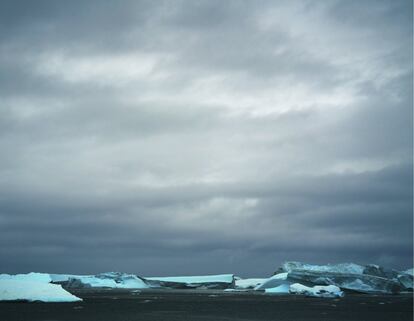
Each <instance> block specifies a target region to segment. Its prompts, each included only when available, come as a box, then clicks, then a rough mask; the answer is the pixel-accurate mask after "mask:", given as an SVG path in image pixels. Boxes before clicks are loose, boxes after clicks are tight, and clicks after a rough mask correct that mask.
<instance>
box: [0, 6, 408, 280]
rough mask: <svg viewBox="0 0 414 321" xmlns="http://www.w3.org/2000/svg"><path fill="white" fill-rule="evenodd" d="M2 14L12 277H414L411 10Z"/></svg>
mask: <svg viewBox="0 0 414 321" xmlns="http://www.w3.org/2000/svg"><path fill="white" fill-rule="evenodd" d="M0 6H1V7H0V25H1V29H0V30H1V31H0V39H1V40H0V103H1V108H0V149H1V150H2V151H3V152H2V153H1V156H0V244H1V247H0V255H1V257H2V260H1V263H0V272H12V273H13V272H25V271H31V270H37V271H50V272H68V273H95V272H100V271H105V270H122V271H127V272H135V273H138V274H144V275H149V274H164V275H166V274H181V273H182V274H187V273H191V274H197V273H224V272H234V273H239V274H243V275H267V274H269V273H271V272H273V271H274V269H275V268H276V267H277V265H278V264H280V263H281V262H282V261H284V260H303V261H310V262H316V263H326V262H340V261H355V262H357V263H379V264H385V265H389V266H392V267H396V268H407V267H408V266H410V265H412V249H413V241H412V236H413V231H412V225H413V218H412V210H413V208H412V195H413V187H412V186H413V181H412V177H413V176H412V174H413V172H412V151H413V150H412V126H413V124H412V116H413V114H412V103H413V102H412V26H411V25H412V5H411V3H410V2H409V1H380V2H378V1H366V2H362V3H361V2H359V1H332V2H329V3H324V2H320V3H319V2H313V1H278V2H274V1H262V2H260V3H257V2H256V1H226V2H222V1H175V2H171V1H165V2H152V1H151V2H150V1H148V2H146V1H130V2H122V3H119V2H115V1H103V2H102V1H99V2H95V1H89V2H87V3H86V2H83V1H79V2H78V1H70V2H57V1H36V2H21V1H10V2H8V1H2V3H1V5H0Z"/></svg>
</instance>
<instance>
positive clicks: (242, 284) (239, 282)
mask: <svg viewBox="0 0 414 321" xmlns="http://www.w3.org/2000/svg"><path fill="white" fill-rule="evenodd" d="M267 280H268V279H262V278H258V279H236V289H254V288H255V287H257V286H259V285H262V284H263V283H264V282H266V281H267Z"/></svg>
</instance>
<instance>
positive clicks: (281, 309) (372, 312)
mask: <svg viewBox="0 0 414 321" xmlns="http://www.w3.org/2000/svg"><path fill="white" fill-rule="evenodd" d="M74 294H76V295H77V296H80V297H82V298H83V299H84V301H83V302H80V303H5V302H2V303H0V321H19V320H21V321H40V320H42V321H58V320H65V321H77V320H82V321H95V320H96V321H98V320H99V321H132V320H143V321H146V320H151V321H155V320H157V321H159V320H172V321H175V320H177V321H178V320H180V321H186V320H197V321H207V320H212V321H231V320H245V321H248V320H279V321H286V320H292V321H293V320H294V321H301V320H306V321H311V320H312V321H314V320H315V321H316V320H318V321H321V320H322V321H325V320H326V321H334V320H338V321H339V320H340V321H352V320H361V321H370V320H372V321H382V320H387V321H399V320H401V321H402V320H407V321H408V320H409V321H411V320H413V297H412V295H399V296H372V295H369V296H368V295H356V294H348V295H346V296H345V297H344V298H340V299H320V298H306V297H301V296H292V295H290V296H280V295H279V296H270V295H264V294H258V293H223V292H218V291H183V290H181V291H179V290H178V291H177V290H176V291H168V290H162V291H154V290H150V291H142V292H140V293H138V292H137V293H132V292H130V291H122V290H108V291H96V290H83V291H76V292H75V293H74Z"/></svg>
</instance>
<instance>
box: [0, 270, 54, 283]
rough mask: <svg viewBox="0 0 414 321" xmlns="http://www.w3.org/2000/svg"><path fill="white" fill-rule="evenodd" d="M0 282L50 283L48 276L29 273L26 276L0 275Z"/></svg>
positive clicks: (46, 274) (50, 279)
mask: <svg viewBox="0 0 414 321" xmlns="http://www.w3.org/2000/svg"><path fill="white" fill-rule="evenodd" d="M0 280H16V281H31V282H41V283H49V282H51V281H52V278H51V277H50V274H48V273H37V272H30V273H27V274H0Z"/></svg>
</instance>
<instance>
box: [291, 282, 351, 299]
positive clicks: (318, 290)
mask: <svg viewBox="0 0 414 321" xmlns="http://www.w3.org/2000/svg"><path fill="white" fill-rule="evenodd" d="M289 292H290V293H292V294H301V295H305V296H312V297H319V298H337V297H343V296H344V293H343V292H342V291H341V289H340V288H338V287H337V286H335V285H327V286H323V285H315V286H313V287H308V286H305V285H302V284H300V283H294V284H292V285H291V286H290V288H289Z"/></svg>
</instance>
